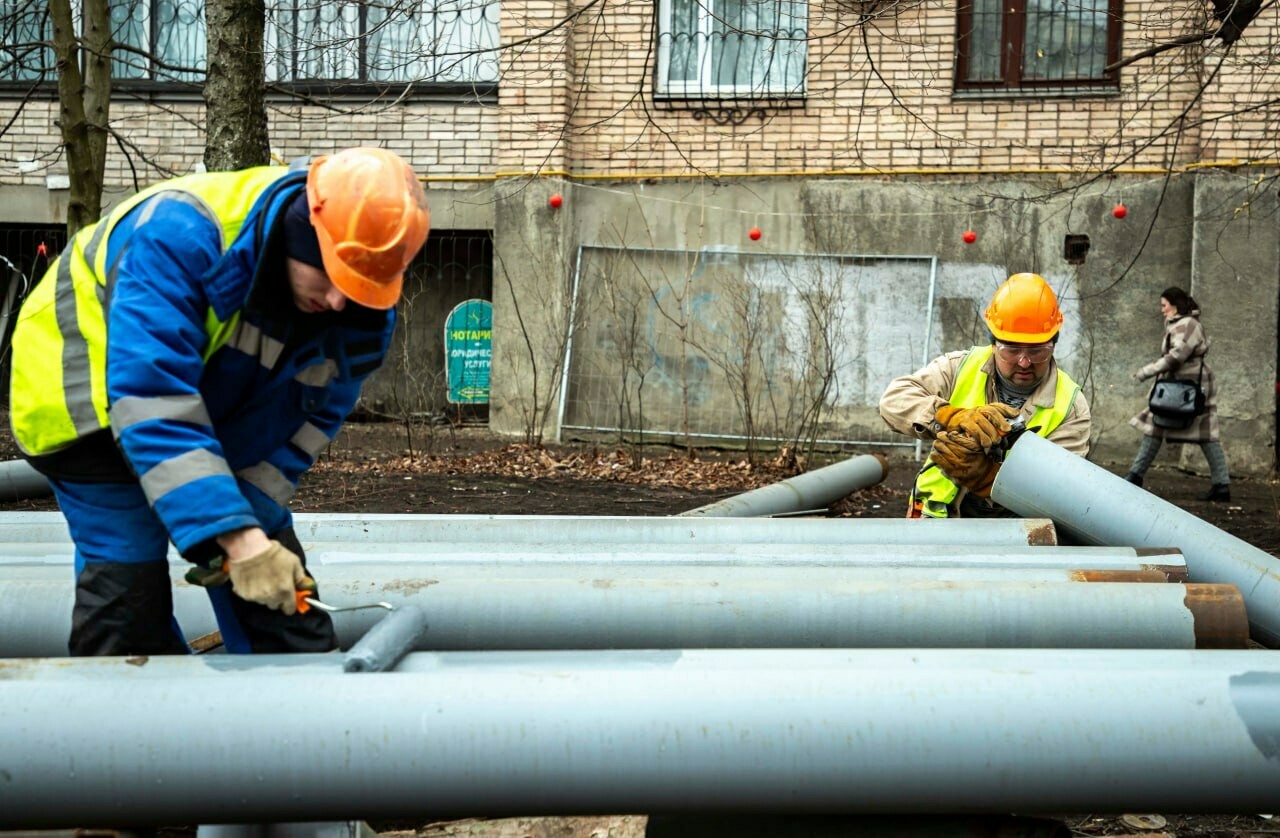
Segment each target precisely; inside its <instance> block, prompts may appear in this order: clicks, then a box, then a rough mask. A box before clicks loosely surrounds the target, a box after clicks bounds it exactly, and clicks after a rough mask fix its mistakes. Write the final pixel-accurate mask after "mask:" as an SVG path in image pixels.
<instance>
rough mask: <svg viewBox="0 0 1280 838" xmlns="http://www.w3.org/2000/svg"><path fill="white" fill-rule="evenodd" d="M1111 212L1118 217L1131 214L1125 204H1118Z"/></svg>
mask: <svg viewBox="0 0 1280 838" xmlns="http://www.w3.org/2000/svg"><path fill="white" fill-rule="evenodd" d="M1111 214H1112V215H1114V216H1115V217H1116V218H1124V217H1125V216H1126V215H1128V214H1129V208H1128V207H1126V206H1125V205H1124V204H1116V205H1115V207H1113V208H1112V210H1111Z"/></svg>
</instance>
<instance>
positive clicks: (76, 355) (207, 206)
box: [10, 166, 287, 456]
mask: <svg viewBox="0 0 1280 838" xmlns="http://www.w3.org/2000/svg"><path fill="white" fill-rule="evenodd" d="M286 173H287V170H286V169H284V168H283V167H279V166H264V167H259V168H255V169H247V170H245V171H243V172H217V173H204V174H197V175H188V176H186V177H181V178H177V179H175V180H170V181H166V182H165V183H162V184H158V185H156V186H153V187H151V188H149V189H145V190H143V191H142V192H139V193H138V194H137V195H134V196H133V197H132V198H130V199H128V200H127V201H125V202H123V203H121V204H120V205H119V206H117V207H116V208H115V209H113V210H112V211H111V213H110V214H108V215H107V217H106V218H104V219H102V220H101V221H99V222H97V223H96V224H92V225H90V226H89V227H86V228H85V229H83V230H81V231H80V232H79V233H77V234H76V236H75V237H74V238H73V239H72V241H71V244H70V246H69V247H67V249H66V250H64V251H63V252H62V254H61V255H59V257H58V258H57V259H56V260H54V264H53V265H52V266H51V267H50V269H49V272H48V273H47V274H46V275H45V277H44V278H43V279H42V280H41V281H40V282H39V283H37V285H36V287H35V288H34V289H32V292H31V294H30V295H29V297H28V299H27V301H26V302H25V303H24V304H23V306H22V310H21V312H20V313H19V317H18V323H17V326H16V327H15V329H14V335H13V340H12V352H13V364H12V369H13V374H12V382H11V385H10V404H11V409H10V421H11V422H12V425H13V431H14V437H15V439H16V441H17V443H18V445H19V446H20V447H21V448H22V450H23V451H24V452H26V453H27V454H30V455H36V456H38V455H41V454H49V453H51V452H54V451H57V450H59V449H61V448H64V447H66V446H67V445H70V444H71V443H72V442H75V441H76V440H77V439H80V438H81V437H83V436H86V435H88V434H90V433H93V432H95V431H99V430H101V429H103V428H105V427H107V426H108V425H109V423H110V420H109V419H108V415H107V385H106V337H107V334H106V333H107V328H106V321H107V312H108V310H109V309H110V305H111V294H112V292H113V290H114V286H115V274H116V269H117V265H115V264H113V265H110V266H108V265H107V247H106V246H105V245H106V242H107V240H108V238H109V236H110V235H111V231H112V230H114V229H115V227H116V225H117V224H119V223H120V221H121V220H122V219H123V218H124V217H125V216H126V215H128V214H129V212H130V211H131V210H133V209H134V208H136V207H138V206H139V205H140V204H142V203H143V202H145V201H148V200H149V199H151V198H157V197H159V198H161V199H163V200H174V199H176V200H179V201H182V202H183V203H186V204H188V205H190V206H194V207H196V208H197V209H198V210H199V212H200V213H201V214H202V215H204V216H205V217H206V218H208V219H210V220H212V221H214V222H215V223H216V224H217V227H218V236H219V248H220V250H221V251H225V249H226V247H228V246H229V244H230V243H231V242H233V241H235V239H236V237H237V236H239V234H240V230H241V228H242V227H243V226H244V222H245V218H246V216H247V215H248V214H249V212H250V210H251V209H252V208H253V206H254V204H255V203H256V202H257V199H258V198H259V196H261V194H262V193H263V191H265V190H266V189H267V188H268V187H269V186H270V185H271V184H272V183H274V182H275V181H276V180H278V179H279V178H281V177H282V176H284V175H285V174H286ZM156 206H157V203H156V202H152V203H150V204H148V205H147V206H145V207H143V209H142V210H141V214H140V216H139V218H138V225H139V226H141V225H142V224H145V223H147V222H148V221H150V219H151V215H152V213H153V212H154V211H155V208H156ZM125 247H128V243H126V244H125ZM121 252H123V249H122V250H121ZM238 321H239V316H238V314H237V315H233V316H232V317H231V318H229V319H228V320H227V321H226V322H222V321H220V320H218V318H217V316H216V315H215V314H214V313H213V311H212V310H210V311H208V312H207V313H206V316H205V330H206V333H207V334H208V336H209V342H208V345H207V347H206V349H205V352H204V357H205V359H206V360H208V358H209V356H210V355H212V354H213V352H215V351H216V350H217V349H218V348H219V347H221V346H222V345H223V344H224V343H225V342H226V341H227V340H228V339H229V338H230V336H231V334H232V331H233V330H234V328H235V326H236V324H237V322H238ZM149 407H152V406H148V405H139V404H134V405H128V406H126V410H125V413H126V416H127V417H129V418H128V419H127V420H126V421H131V422H137V421H142V420H143V419H145V418H147V417H146V416H144V415H142V414H143V413H145V412H146V411H147V410H148V409H149ZM153 407H155V408H156V411H157V412H156V413H155V415H156V416H166V415H168V413H167V411H168V410H169V409H171V407H172V406H171V405H165V404H161V403H157V404H156V405H154V406H153Z"/></svg>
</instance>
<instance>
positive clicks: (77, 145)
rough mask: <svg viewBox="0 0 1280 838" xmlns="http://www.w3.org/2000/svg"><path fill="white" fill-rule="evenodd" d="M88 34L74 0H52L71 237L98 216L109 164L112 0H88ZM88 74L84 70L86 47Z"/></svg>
mask: <svg viewBox="0 0 1280 838" xmlns="http://www.w3.org/2000/svg"><path fill="white" fill-rule="evenodd" d="M81 8H82V13H83V15H84V20H83V30H82V32H83V35H82V37H79V38H78V37H77V36H76V31H75V19H74V17H73V16H72V13H71V3H70V0H50V3H49V12H50V17H51V18H52V20H53V51H54V56H55V59H56V66H57V70H58V122H59V125H60V127H61V129H62V146H63V149H64V150H65V152H66V155H67V173H68V176H69V179H70V181H71V193H70V197H69V200H68V202H67V237H68V238H70V237H71V236H73V235H75V234H76V231H77V230H79V229H80V228H82V227H86V226H88V225H90V224H92V223H93V222H95V221H97V220H98V216H99V215H100V214H101V213H102V181H103V177H104V176H105V174H106V167H107V128H108V123H107V119H108V114H109V109H110V105H111V15H110V11H109V10H108V8H107V0H83V3H82V7H81ZM82 48H83V52H84V67H85V72H84V75H83V76H81V75H80V52H81V51H82Z"/></svg>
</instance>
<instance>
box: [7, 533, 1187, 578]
mask: <svg viewBox="0 0 1280 838" xmlns="http://www.w3.org/2000/svg"><path fill="white" fill-rule="evenodd" d="M3 546H4V547H5V548H7V549H4V550H3V551H0V572H3V571H4V570H5V569H6V568H9V567H32V566H39V565H51V566H57V565H61V566H65V567H70V566H71V565H72V563H73V560H74V551H73V549H72V547H71V544H70V542H57V543H52V544H50V543H44V542H31V543H24V544H10V545H3ZM303 547H304V548H305V552H306V559H307V565H308V567H312V568H325V567H330V566H344V565H360V564H377V565H382V564H403V565H415V566H457V567H467V566H474V567H483V566H489V565H494V566H496V565H506V566H510V567H527V566H535V565H543V564H545V565H557V566H560V565H570V564H574V565H579V566H588V565H596V566H600V567H620V566H635V567H647V568H651V569H656V568H659V567H675V566H680V565H705V566H722V567H735V568H736V567H747V566H795V567H801V566H805V567H853V566H867V567H873V566H897V567H908V566H910V567H936V568H954V567H993V568H994V567H1000V568H1033V567H1058V568H1064V567H1070V568H1079V569H1087V568H1096V569H1107V570H1123V569H1128V570H1146V569H1168V571H1169V572H1170V573H1172V574H1175V575H1176V574H1177V573H1178V572H1179V568H1181V567H1182V566H1183V565H1184V564H1185V562H1184V560H1183V558H1182V556H1181V553H1180V552H1179V551H1178V550H1177V549H1176V548H1172V549H1169V548H1167V549H1157V548H1135V547H1078V546H1073V547H1017V546H1014V547H983V546H973V545H961V546H944V545H938V546H930V545H908V544H889V545H870V544H868V545H839V544H785V543H780V544H710V545H705V546H704V545H691V546H686V545H665V544H663V545H653V546H648V547H640V546H634V545H632V546H629V547H628V546H620V545H604V544H585V543H583V544H578V545H570V544H552V545H541V544H519V543H517V544H484V545H478V546H477V545H473V544H430V545H423V544H413V543H400V544H389V543H388V544H368V543H366V544H355V545H346V544H338V543H332V542H329V543H317V542H312V541H304V542H303ZM169 562H170V564H171V565H173V566H180V567H184V568H185V567H189V565H188V564H187V562H185V561H184V560H183V559H182V558H181V557H179V556H178V554H177V553H176V552H171V553H170V554H169Z"/></svg>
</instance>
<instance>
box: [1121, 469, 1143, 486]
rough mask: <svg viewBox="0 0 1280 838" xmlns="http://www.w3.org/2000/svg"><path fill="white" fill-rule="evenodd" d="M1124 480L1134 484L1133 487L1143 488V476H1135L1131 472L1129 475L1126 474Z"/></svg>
mask: <svg viewBox="0 0 1280 838" xmlns="http://www.w3.org/2000/svg"><path fill="white" fill-rule="evenodd" d="M1124 479H1125V480H1128V481H1129V482H1130V483H1132V484H1133V485H1135V486H1138V487H1141V486H1142V475H1141V474H1134V473H1133V472H1132V471H1131V472H1129V473H1128V474H1126V475H1125V476H1124Z"/></svg>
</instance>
